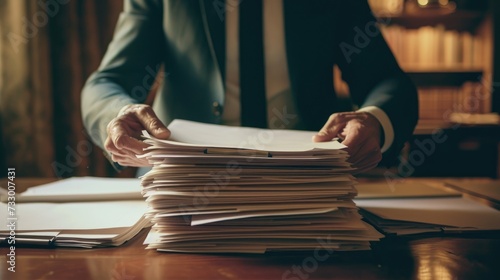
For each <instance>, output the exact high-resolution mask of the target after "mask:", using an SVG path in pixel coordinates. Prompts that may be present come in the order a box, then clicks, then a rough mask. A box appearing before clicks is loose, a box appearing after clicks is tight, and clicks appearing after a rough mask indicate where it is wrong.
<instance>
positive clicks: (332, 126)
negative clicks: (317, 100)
mask: <svg viewBox="0 0 500 280" xmlns="http://www.w3.org/2000/svg"><path fill="white" fill-rule="evenodd" d="M352 116H355V115H354V114H352V113H336V114H333V115H331V116H330V117H329V118H328V120H327V121H326V123H325V125H324V126H323V127H322V128H321V129H320V131H319V132H318V133H317V134H316V135H314V136H313V141H314V142H324V141H330V140H332V139H333V138H335V137H337V134H339V132H340V131H341V130H342V129H343V128H344V127H345V125H346V123H347V120H349V119H350V118H352Z"/></svg>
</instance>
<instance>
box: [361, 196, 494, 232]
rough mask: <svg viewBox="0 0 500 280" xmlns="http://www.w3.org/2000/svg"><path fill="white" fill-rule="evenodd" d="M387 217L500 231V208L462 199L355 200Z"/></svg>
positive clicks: (369, 209)
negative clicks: (499, 209)
mask: <svg viewBox="0 0 500 280" xmlns="http://www.w3.org/2000/svg"><path fill="white" fill-rule="evenodd" d="M355 202H356V205H357V206H358V207H360V208H362V209H364V210H366V211H369V212H371V213H373V214H375V215H377V216H379V217H381V218H383V219H387V220H398V221H407V222H417V223H426V224H433V225H441V226H451V227H458V228H463V229H467V228H469V229H474V230H500V211H498V210H495V209H493V208H491V207H488V206H485V205H482V204H479V203H477V202H474V201H471V200H468V199H465V198H462V197H448V198H404V199H359V200H358V199H355Z"/></svg>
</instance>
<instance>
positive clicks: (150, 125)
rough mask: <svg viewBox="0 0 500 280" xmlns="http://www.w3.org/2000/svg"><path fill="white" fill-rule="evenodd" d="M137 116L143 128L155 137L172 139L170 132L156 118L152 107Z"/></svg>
mask: <svg viewBox="0 0 500 280" xmlns="http://www.w3.org/2000/svg"><path fill="white" fill-rule="evenodd" d="M136 116H137V118H138V120H139V122H140V123H141V124H142V126H143V127H144V128H145V129H146V130H147V131H148V132H149V133H151V134H152V135H153V136H154V137H156V138H159V139H168V137H170V130H168V128H167V127H166V126H165V125H164V124H163V122H162V121H161V120H160V119H159V118H158V117H157V116H156V114H155V112H154V111H153V109H152V108H151V107H147V108H146V109H144V110H142V111H141V112H138V113H137V115H136Z"/></svg>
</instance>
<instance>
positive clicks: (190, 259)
mask: <svg viewBox="0 0 500 280" xmlns="http://www.w3.org/2000/svg"><path fill="white" fill-rule="evenodd" d="M433 181H434V182H436V180H433ZM0 182H1V183H2V186H3V185H4V184H3V182H4V181H0ZM38 182H41V181H37V180H32V181H30V182H27V181H26V180H24V181H23V180H19V185H23V187H29V185H34V184H36V183H38ZM146 234H147V230H143V231H142V232H141V234H139V235H138V236H137V237H136V238H134V239H133V240H131V241H129V242H128V243H127V244H125V245H123V246H121V247H118V248H100V249H62V248H58V249H44V248H19V247H18V248H16V272H15V273H12V272H9V271H8V270H7V267H8V264H7V263H6V261H5V260H6V254H7V249H6V248H0V252H1V256H2V257H0V259H2V261H1V262H0V279H128V280H139V279H290V280H292V279H293V280H296V279H500V263H499V259H500V238H498V237H496V236H491V235H485V236H479V235H476V236H470V235H469V236H458V235H457V236H449V237H428V238H419V239H409V238H397V239H396V238H390V239H385V240H383V241H381V242H377V243H375V244H374V246H373V250H372V251H363V252H333V253H330V252H327V251H325V250H322V248H321V245H320V244H319V243H318V251H317V252H316V253H315V252H301V253H268V254H265V255H242V254H219V255H217V254H177V253H175V254H173V253H159V252H156V251H153V250H145V249H144V246H143V245H142V242H143V240H144V238H145V236H146Z"/></svg>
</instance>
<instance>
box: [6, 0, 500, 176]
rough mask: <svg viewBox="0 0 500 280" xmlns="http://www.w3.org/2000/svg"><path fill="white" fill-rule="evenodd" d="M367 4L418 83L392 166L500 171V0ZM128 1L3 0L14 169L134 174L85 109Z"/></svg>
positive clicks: (343, 91)
mask: <svg viewBox="0 0 500 280" xmlns="http://www.w3.org/2000/svg"><path fill="white" fill-rule="evenodd" d="M188 1H190V0H188ZM267 1H269V0H267ZM286 1H289V0H286ZM368 2H369V3H370V5H371V6H372V9H373V11H374V14H375V15H376V16H377V18H378V21H379V24H380V27H381V29H382V32H383V34H384V37H385V38H386V40H387V42H388V43H389V45H390V47H391V49H392V50H393V52H394V54H395V55H396V58H397V59H398V61H399V63H400V65H401V66H402V68H403V69H404V70H405V71H407V72H408V73H409V75H410V76H411V78H412V79H413V80H414V82H415V83H416V84H417V86H418V88H419V98H420V121H419V124H418V127H417V129H416V130H415V135H414V138H413V139H411V141H409V143H408V145H407V146H406V147H405V149H404V151H403V152H402V155H401V157H400V163H399V164H398V165H396V166H394V167H391V170H392V171H393V172H394V174H399V175H400V176H403V177H408V176H468V177H492V178H497V177H498V175H499V174H500V171H499V164H498V162H499V139H500V125H499V123H500V122H499V117H498V112H500V41H499V40H500V18H499V16H500V12H499V6H500V5H499V3H498V2H499V1H496V0H455V1H452V0H407V1H404V0H369V1H368ZM122 4H123V3H122V1H121V0H38V1H33V0H0V140H1V142H0V167H2V169H0V170H6V168H7V167H15V168H16V172H17V176H23V177H70V176H83V175H92V176H120V177H129V176H133V175H134V174H135V169H132V168H129V169H127V170H125V171H124V172H122V173H119V174H118V173H117V172H116V171H115V170H114V169H113V168H112V167H111V165H110V164H109V163H108V161H107V160H106V159H105V158H104V156H103V153H102V151H101V150H100V149H99V148H98V147H96V146H94V145H93V144H92V143H91V141H90V140H89V137H88V135H87V134H86V132H85V130H84V128H83V125H82V121H81V115H80V92H81V89H82V87H83V84H84V83H85V80H86V78H87V77H88V76H89V75H90V73H92V72H93V71H94V70H95V69H96V68H97V67H98V65H99V63H100V60H101V58H102V56H103V55H104V52H105V51H106V47H107V45H108V44H109V42H110V41H111V39H112V35H113V30H114V26H115V24H116V21H117V19H118V15H119V13H120V12H121V10H122V8H123V6H122ZM381 67H383V65H381ZM340 77H341V73H340V71H338V69H335V74H334V80H335V87H336V90H337V92H338V94H339V96H340V97H341V98H342V100H343V101H344V102H345V103H346V104H347V105H348V106H349V105H350V102H349V88H348V86H347V85H346V84H345V83H344V82H343V81H342V80H341V78H340ZM385 171H386V168H379V169H376V170H374V171H372V172H371V173H370V174H366V176H380V175H382V176H383V174H384V172H385ZM4 173H5V174H4ZM0 174H1V175H0V177H5V176H6V172H1V171H0Z"/></svg>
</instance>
